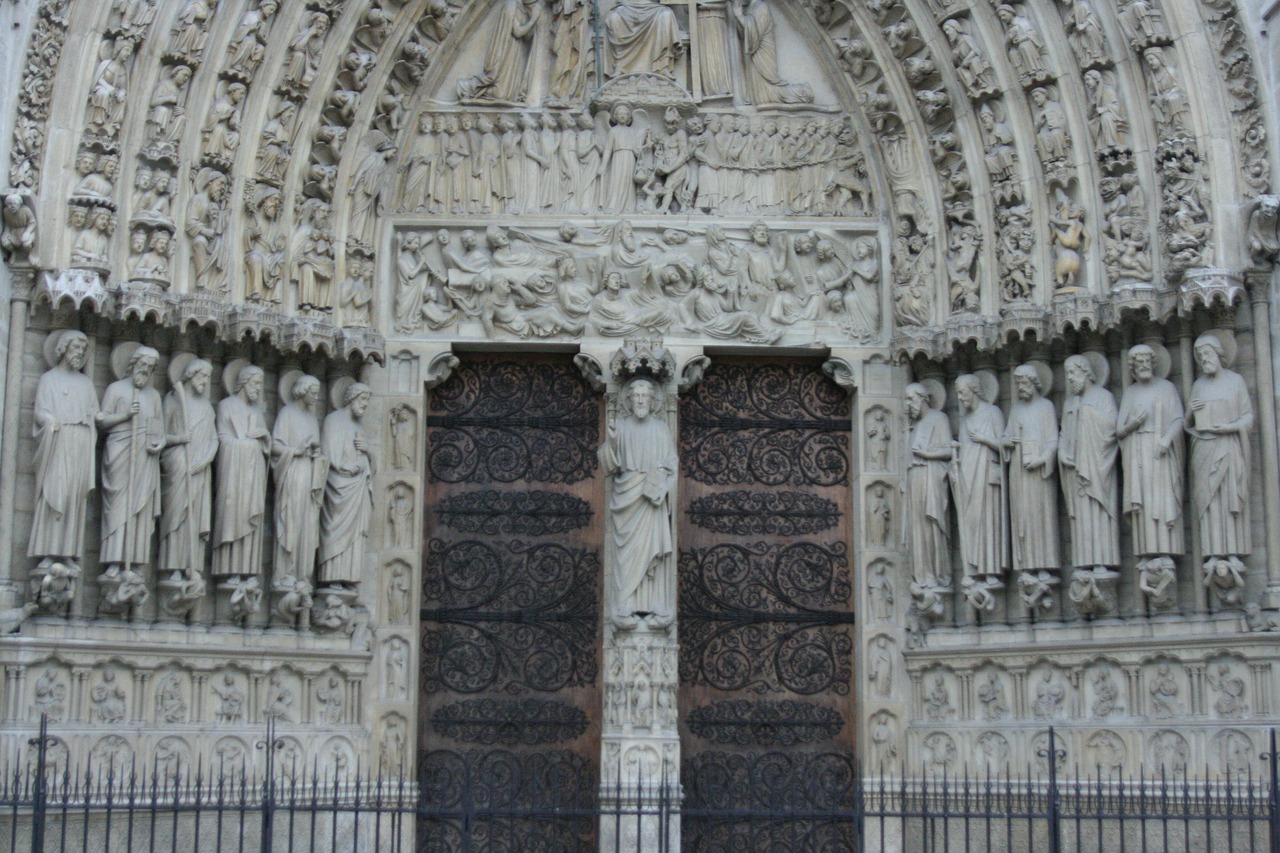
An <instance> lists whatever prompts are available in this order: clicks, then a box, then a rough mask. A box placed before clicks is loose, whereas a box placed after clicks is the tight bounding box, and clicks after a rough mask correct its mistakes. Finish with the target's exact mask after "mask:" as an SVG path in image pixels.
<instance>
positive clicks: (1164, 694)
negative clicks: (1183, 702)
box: [1150, 663, 1181, 720]
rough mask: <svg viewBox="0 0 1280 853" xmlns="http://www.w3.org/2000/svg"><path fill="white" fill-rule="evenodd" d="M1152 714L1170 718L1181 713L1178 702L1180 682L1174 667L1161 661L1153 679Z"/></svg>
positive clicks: (1151, 688) (1161, 717)
mask: <svg viewBox="0 0 1280 853" xmlns="http://www.w3.org/2000/svg"><path fill="white" fill-rule="evenodd" d="M1150 692H1151V716H1153V717H1155V718H1156V719H1158V720H1164V719H1168V718H1169V717H1174V716H1177V715H1178V714H1179V713H1180V710H1181V709H1180V707H1179V703H1178V692H1179V690H1178V682H1177V679H1175V678H1174V677H1173V667H1172V666H1170V665H1169V664H1168V663H1161V664H1160V665H1159V666H1158V667H1156V671H1155V674H1154V675H1153V677H1152V679H1151V687H1150Z"/></svg>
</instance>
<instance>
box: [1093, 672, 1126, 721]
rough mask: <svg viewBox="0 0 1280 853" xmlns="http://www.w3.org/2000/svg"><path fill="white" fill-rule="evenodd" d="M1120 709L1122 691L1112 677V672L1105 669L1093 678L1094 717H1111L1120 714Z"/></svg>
mask: <svg viewBox="0 0 1280 853" xmlns="http://www.w3.org/2000/svg"><path fill="white" fill-rule="evenodd" d="M1122 710H1123V709H1122V708H1121V707H1120V690H1119V688H1117V687H1116V682H1115V680H1114V679H1113V678H1112V677H1111V670H1109V669H1104V670H1102V671H1101V672H1099V673H1098V674H1097V675H1095V676H1094V677H1093V715H1094V716H1095V717H1109V716H1111V715H1112V714H1118V713H1120V712H1121V711H1122Z"/></svg>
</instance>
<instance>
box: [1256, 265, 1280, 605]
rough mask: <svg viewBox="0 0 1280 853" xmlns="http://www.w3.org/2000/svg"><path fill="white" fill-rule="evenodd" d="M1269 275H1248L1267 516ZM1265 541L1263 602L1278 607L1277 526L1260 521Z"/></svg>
mask: <svg viewBox="0 0 1280 853" xmlns="http://www.w3.org/2000/svg"><path fill="white" fill-rule="evenodd" d="M1270 279H1271V276H1270V275H1257V276H1253V275H1251V276H1250V282H1249V284H1250V287H1249V293H1250V296H1251V300H1250V301H1251V303H1252V306H1251V307H1252V308H1253V317H1252V320H1253V351H1254V361H1255V365H1254V368H1255V369H1256V370H1257V371H1258V382H1257V388H1258V397H1259V398H1260V399H1259V401H1258V402H1259V405H1258V417H1259V421H1258V426H1259V437H1260V439H1261V442H1262V503H1263V512H1264V514H1265V516H1266V517H1267V518H1275V515H1276V513H1277V512H1280V455H1278V454H1277V448H1276V397H1275V392H1274V389H1275V387H1276V386H1275V371H1274V369H1273V367H1272V363H1271V358H1272V349H1271V311H1270V296H1271V289H1270V287H1269V285H1270ZM1263 526H1264V527H1265V528H1266V543H1267V591H1266V600H1265V602H1264V606H1266V607H1280V526H1277V525H1275V524H1266V525H1263Z"/></svg>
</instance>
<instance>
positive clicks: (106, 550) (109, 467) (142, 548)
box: [98, 344, 165, 578]
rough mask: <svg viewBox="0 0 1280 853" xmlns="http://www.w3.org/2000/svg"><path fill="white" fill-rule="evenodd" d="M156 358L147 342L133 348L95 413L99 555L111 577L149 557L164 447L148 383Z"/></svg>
mask: <svg viewBox="0 0 1280 853" xmlns="http://www.w3.org/2000/svg"><path fill="white" fill-rule="evenodd" d="M128 346H129V345H127V344H126V345H123V347H128ZM127 352H128V350H127V349H124V348H122V347H117V348H116V354H115V355H114V357H113V358H112V361H113V362H117V361H120V360H121V359H122V358H123V357H124V355H125V353H127ZM159 361H160V353H158V352H156V351H155V350H154V349H152V348H151V347H144V346H140V347H137V348H136V349H133V351H132V353H131V354H129V356H128V363H127V366H125V368H124V370H122V371H120V377H121V378H120V379H118V380H116V381H115V382H112V383H111V384H110V385H108V386H107V391H106V393H105V394H104V395H103V396H102V411H100V412H99V413H98V427H99V428H100V429H102V430H104V431H105V432H106V433H107V441H106V445H105V446H104V447H103V450H102V542H101V545H100V551H99V560H101V562H102V563H104V564H105V565H106V566H107V572H106V574H107V576H108V577H111V578H115V577H119V576H120V574H121V571H122V570H125V569H129V568H130V567H132V566H139V565H140V566H146V565H147V564H149V563H150V562H151V535H152V534H153V533H155V529H156V519H157V518H158V517H159V515H160V452H161V451H162V450H163V449H164V446H165V430H164V414H163V405H162V404H161V401H160V392H159V391H157V390H156V389H154V388H152V387H151V376H152V374H153V373H155V369H156V364H158V363H159Z"/></svg>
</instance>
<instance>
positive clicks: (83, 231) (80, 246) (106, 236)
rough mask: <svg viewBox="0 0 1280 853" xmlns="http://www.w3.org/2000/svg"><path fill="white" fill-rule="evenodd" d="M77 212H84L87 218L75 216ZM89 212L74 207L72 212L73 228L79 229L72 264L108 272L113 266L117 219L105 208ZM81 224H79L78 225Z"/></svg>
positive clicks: (73, 248)
mask: <svg viewBox="0 0 1280 853" xmlns="http://www.w3.org/2000/svg"><path fill="white" fill-rule="evenodd" d="M77 210H80V211H84V214H85V216H84V217H80V218H77V217H75V216H74V214H75V212H76V211H77ZM90 210H92V214H91V215H90V214H89V211H88V210H85V209H84V208H80V207H72V209H71V211H70V215H71V220H70V221H71V224H72V227H73V228H75V227H79V233H78V234H77V236H76V240H75V245H73V246H72V247H71V263H72V265H73V266H75V267H78V268H85V269H91V270H98V271H100V272H101V271H106V270H108V269H109V268H110V266H111V259H110V257H109V255H110V253H111V237H112V235H114V234H115V230H116V218H115V217H114V216H112V215H111V211H110V210H108V209H107V208H105V207H98V208H91V209H90ZM78 223H79V224H78Z"/></svg>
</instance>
